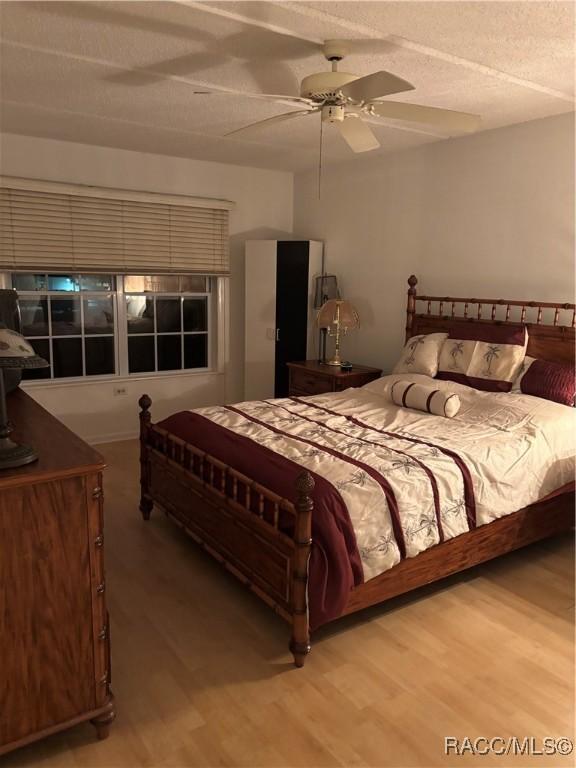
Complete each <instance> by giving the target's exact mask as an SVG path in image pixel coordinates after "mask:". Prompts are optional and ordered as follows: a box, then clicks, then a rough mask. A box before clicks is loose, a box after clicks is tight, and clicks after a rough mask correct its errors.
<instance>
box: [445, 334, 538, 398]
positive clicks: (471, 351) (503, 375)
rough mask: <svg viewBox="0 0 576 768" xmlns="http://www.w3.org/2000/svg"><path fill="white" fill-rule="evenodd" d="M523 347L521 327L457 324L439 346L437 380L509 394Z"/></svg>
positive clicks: (525, 335) (525, 344)
mask: <svg viewBox="0 0 576 768" xmlns="http://www.w3.org/2000/svg"><path fill="white" fill-rule="evenodd" d="M527 345H528V331H527V329H526V326H523V325H512V324H509V325H504V324H502V325H496V324H495V325H492V324H489V323H486V324H481V323H475V322H473V321H470V322H467V323H460V324H458V325H456V326H454V328H452V330H451V331H450V334H449V336H448V338H447V339H446V341H445V342H444V344H443V346H442V350H441V352H440V362H439V365H438V374H437V378H439V379H444V380H449V381H457V382H459V383H460V384H466V385H467V386H469V387H474V388H475V389H482V390H486V391H489V392H509V391H510V390H511V389H512V382H513V381H514V378H515V377H516V375H517V374H518V371H519V370H520V366H521V365H522V362H523V361H524V357H525V356H526V347H527Z"/></svg>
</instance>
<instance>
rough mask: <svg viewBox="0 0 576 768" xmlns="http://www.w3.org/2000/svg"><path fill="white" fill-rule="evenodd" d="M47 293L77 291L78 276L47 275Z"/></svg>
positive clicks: (78, 285) (78, 288) (78, 287)
mask: <svg viewBox="0 0 576 768" xmlns="http://www.w3.org/2000/svg"><path fill="white" fill-rule="evenodd" d="M48 290H49V291H79V290H80V282H79V279H78V275H48Z"/></svg>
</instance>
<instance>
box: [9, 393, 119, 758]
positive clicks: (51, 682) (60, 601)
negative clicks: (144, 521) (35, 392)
mask: <svg viewBox="0 0 576 768" xmlns="http://www.w3.org/2000/svg"><path fill="white" fill-rule="evenodd" d="M7 403H8V415H9V418H10V421H11V422H13V423H14V425H15V431H14V434H13V439H14V440H16V441H17V442H20V443H27V444H29V445H32V446H33V447H34V448H35V449H36V451H37V453H38V455H39V460H38V461H37V462H35V463H34V464H29V465H28V466H26V467H20V468H18V469H5V470H0V754H3V753H4V752H8V751H10V750H12V749H15V748H16V747H20V746H22V745H24V744H27V743H28V742H30V741H34V740H36V739H39V738H41V737H43V736H47V735H48V734H51V733H54V732H55V731H59V730H61V729H64V728H67V727H69V726H72V725H75V724H77V723H80V722H82V721H84V720H90V721H91V722H92V723H93V724H94V725H95V726H96V730H97V735H98V737H99V738H105V737H106V736H107V734H108V727H109V724H110V723H111V722H112V720H113V719H114V701H113V697H112V693H111V692H110V639H109V631H108V614H107V611H106V584H105V581H104V559H103V557H104V533H103V516H102V504H103V496H102V470H103V469H104V463H103V460H102V457H101V456H100V455H99V454H98V453H97V452H96V451H94V450H93V449H92V448H90V446H88V445H86V443H84V442H83V441H82V440H81V439H80V438H79V437H77V436H76V435H74V434H73V433H72V432H70V431H69V430H68V429H66V427H64V425H63V424H61V423H60V422H59V421H58V420H57V419H55V418H54V417H53V416H51V415H50V414H49V413H48V412H47V411H45V410H44V409H43V408H42V407H41V406H40V405H38V404H37V403H36V402H35V401H34V400H33V399H32V398H31V397H29V396H28V395H27V394H26V393H25V392H23V391H22V390H16V391H15V392H13V393H12V394H10V395H9V396H8V398H7Z"/></svg>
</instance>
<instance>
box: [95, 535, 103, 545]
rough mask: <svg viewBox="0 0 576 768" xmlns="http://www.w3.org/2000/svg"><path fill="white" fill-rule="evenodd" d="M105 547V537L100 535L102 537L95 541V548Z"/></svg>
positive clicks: (97, 537)
mask: <svg viewBox="0 0 576 768" xmlns="http://www.w3.org/2000/svg"><path fill="white" fill-rule="evenodd" d="M103 545H104V536H102V534H100V536H96V538H95V539H94V546H95V547H102V546H103Z"/></svg>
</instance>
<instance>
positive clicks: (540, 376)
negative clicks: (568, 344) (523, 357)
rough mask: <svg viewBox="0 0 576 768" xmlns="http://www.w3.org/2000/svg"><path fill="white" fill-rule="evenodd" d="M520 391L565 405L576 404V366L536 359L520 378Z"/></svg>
mask: <svg viewBox="0 0 576 768" xmlns="http://www.w3.org/2000/svg"><path fill="white" fill-rule="evenodd" d="M520 391H521V392H523V393H524V394H525V395H535V397H543V398H545V399H546V400H553V401H554V402H555V403H562V404H563V405H574V398H575V397H576V378H575V375H574V366H573V365H568V364H567V363H549V362H547V361H546V360H534V362H533V363H532V365H530V367H529V368H528V370H527V371H526V373H525V374H524V376H522V378H521V380H520Z"/></svg>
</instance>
